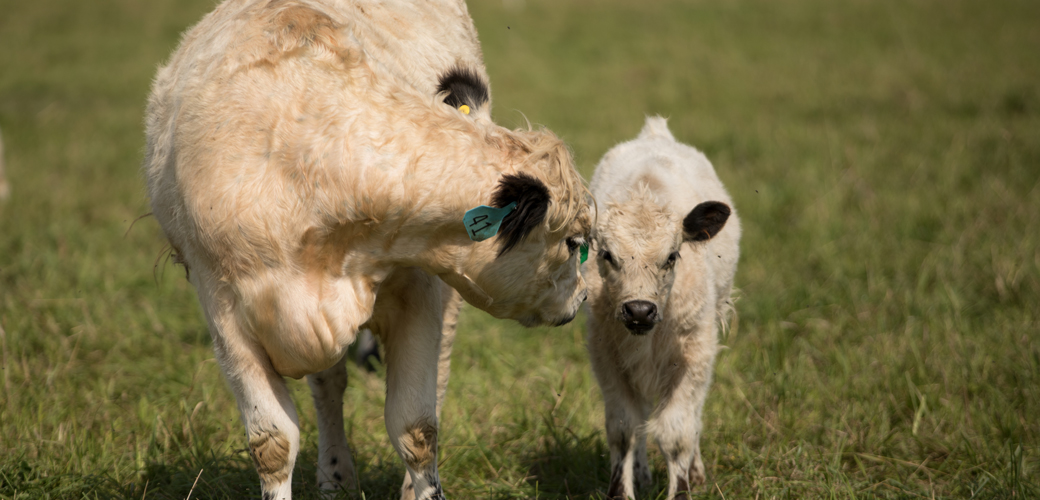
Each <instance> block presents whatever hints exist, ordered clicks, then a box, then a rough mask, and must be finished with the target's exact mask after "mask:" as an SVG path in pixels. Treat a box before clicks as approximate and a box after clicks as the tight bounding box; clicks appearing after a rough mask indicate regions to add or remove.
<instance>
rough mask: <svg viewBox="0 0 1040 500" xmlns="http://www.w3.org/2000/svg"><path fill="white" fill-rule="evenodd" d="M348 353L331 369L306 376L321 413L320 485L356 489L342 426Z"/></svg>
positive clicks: (351, 460) (352, 462)
mask: <svg viewBox="0 0 1040 500" xmlns="http://www.w3.org/2000/svg"><path fill="white" fill-rule="evenodd" d="M345 363H346V356H344V357H343V359H340V360H339V362H337V363H336V364H335V365H333V366H332V368H329V369H328V370H325V371H322V372H318V373H315V374H313V375H308V376H307V385H309V386H310V388H311V395H312V396H313V397H314V410H315V412H316V413H317V416H318V487H319V488H321V489H323V490H340V489H343V490H347V491H353V490H357V487H358V485H357V474H356V473H355V472H354V460H353V458H352V457H351V455H350V446H349V445H348V444H347V435H346V432H345V431H344V429H343V391H344V390H346V388H347V368H346V366H345Z"/></svg>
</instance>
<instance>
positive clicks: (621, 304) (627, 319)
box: [596, 189, 730, 335]
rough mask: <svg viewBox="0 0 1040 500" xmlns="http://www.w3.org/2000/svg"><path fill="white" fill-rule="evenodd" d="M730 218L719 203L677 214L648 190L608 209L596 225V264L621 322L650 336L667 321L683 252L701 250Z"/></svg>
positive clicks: (703, 204) (725, 208) (725, 209)
mask: <svg viewBox="0 0 1040 500" xmlns="http://www.w3.org/2000/svg"><path fill="white" fill-rule="evenodd" d="M729 215H730V208H729V206H728V205H726V204H725V203H721V202H718V201H706V202H704V203H701V204H699V205H697V206H696V207H694V208H693V210H691V211H690V212H689V213H688V214H676V213H675V212H673V211H671V210H669V209H668V208H667V207H664V206H661V205H659V204H658V203H657V202H656V200H655V199H654V196H653V194H652V193H650V191H649V190H648V189H641V190H638V191H637V192H633V196H632V198H630V199H629V200H627V201H626V202H624V203H612V204H610V205H608V206H607V207H606V210H605V211H603V212H601V213H600V218H599V221H598V223H597V228H598V229H597V234H596V252H597V255H596V259H597V262H596V264H597V267H598V268H599V274H600V277H601V278H602V280H603V286H604V292H605V294H606V298H607V299H608V301H609V303H610V307H611V308H613V309H614V311H615V312H614V317H615V318H616V319H617V321H620V322H621V323H622V324H624V325H625V327H626V328H628V330H629V331H630V332H631V333H633V334H637V335H642V334H645V333H647V332H649V331H651V330H652V329H653V328H654V326H656V325H657V323H658V322H660V321H661V319H662V318H663V317H664V308H665V307H666V306H667V305H668V297H669V296H670V294H671V290H672V284H673V283H674V281H675V268H676V266H677V265H679V264H680V263H681V259H682V258H683V255H682V253H683V251H684V250H685V251H687V252H690V253H692V252H695V251H697V250H698V248H697V245H703V244H704V243H705V242H706V241H707V240H709V239H711V238H712V237H714V236H715V235H716V234H718V232H719V231H721V230H722V228H723V226H725V224H726V220H727V219H728V218H729ZM685 243H689V244H688V245H685Z"/></svg>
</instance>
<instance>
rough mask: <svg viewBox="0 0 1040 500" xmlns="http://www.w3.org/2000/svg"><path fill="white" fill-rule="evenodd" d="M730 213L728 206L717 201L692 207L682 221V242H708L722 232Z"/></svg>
mask: <svg viewBox="0 0 1040 500" xmlns="http://www.w3.org/2000/svg"><path fill="white" fill-rule="evenodd" d="M730 213H731V210H730V208H729V205H726V204H725V203H722V202H719V201H706V202H704V203H701V204H700V205H697V206H696V207H693V210H690V213H689V214H687V215H686V218H685V219H683V224H682V225H683V240H684V241H706V240H710V239H711V238H713V237H714V236H715V235H716V234H719V231H722V227H723V226H725V225H726V220H728V219H729V214H730Z"/></svg>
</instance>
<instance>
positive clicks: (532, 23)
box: [0, 0, 1040, 500]
mask: <svg viewBox="0 0 1040 500" xmlns="http://www.w3.org/2000/svg"><path fill="white" fill-rule="evenodd" d="M212 7H213V1H212V0H182V1H179V2H174V1H170V0H148V1H144V0H136V1H135V0H91V1H86V2H84V1H81V2H76V1H67V0H65V1H63V0H34V1H29V2H16V1H14V0H0V12H3V14H2V15H0V47H2V49H0V130H2V131H3V136H4V142H5V145H6V160H7V175H8V176H9V178H10V180H11V182H12V184H13V193H12V198H11V199H10V200H8V202H7V203H5V204H0V349H2V352H0V355H2V365H3V366H2V368H3V370H2V388H0V394H2V397H0V498H3V499H12V498H18V499H22V498H25V499H30V498H51V499H80V498H91V499H93V498H126V499H141V498H151V499H159V498H166V499H184V498H185V497H187V496H188V495H189V492H191V498H200V499H201V498H227V499H232V498H234V499H238V498H249V497H252V498H256V497H257V496H258V494H259V491H258V490H259V488H258V484H259V482H258V480H257V476H256V473H255V471H254V470H253V467H252V464H251V462H250V460H249V457H248V455H247V454H246V453H245V452H244V448H245V444H244V441H245V440H244V435H243V429H242V427H241V424H240V423H239V421H238V414H237V411H236V409H235V404H234V399H233V397H232V395H231V393H230V391H229V390H228V389H227V387H226V385H225V383H224V381H223V380H222V378H221V375H220V372H219V369H218V367H217V366H216V364H215V362H214V360H213V353H212V350H211V347H210V341H209V337H208V334H207V333H206V330H205V326H204V323H203V321H202V318H201V314H200V313H199V311H198V306H197V303H196V299H195V295H194V291H193V290H192V288H191V286H190V285H189V284H188V283H187V282H186V281H185V280H184V278H183V274H182V270H181V269H180V268H176V267H173V266H172V265H170V264H169V263H168V262H167V261H165V260H163V259H162V258H161V257H162V249H163V243H164V242H163V239H162V237H161V235H160V230H159V228H158V226H157V224H156V223H155V221H154V219H151V218H144V219H142V220H140V221H138V222H137V223H136V225H133V227H132V228H131V223H132V222H133V221H134V220H135V219H137V218H138V216H140V215H142V214H145V213H147V212H148V211H149V208H148V203H147V200H146V198H145V196H144V188H143V182H142V179H141V175H140V173H139V170H138V169H139V165H140V162H141V158H142V150H143V144H144V139H143V131H142V116H143V109H144V102H145V97H146V94H147V91H148V86H149V82H150V79H151V77H152V75H153V73H154V71H155V69H156V67H157V65H158V64H159V63H160V62H162V61H163V60H164V59H165V58H166V57H167V55H168V54H169V53H170V52H171V51H172V49H173V48H174V47H175V45H176V42H177V39H178V35H179V33H180V32H181V31H183V30H184V29H185V28H186V27H188V26H189V25H191V24H192V23H194V22H195V21H197V20H198V19H199V18H200V17H201V16H202V14H203V13H204V12H206V11H208V10H210V9H212ZM470 9H471V13H472V14H473V17H474V19H475V21H476V24H477V28H478V30H479V31H480V35H481V41H482V43H483V46H484V54H485V58H486V60H487V65H488V70H489V72H490V74H491V78H492V89H493V92H494V99H495V101H494V105H495V115H496V119H497V121H498V122H499V123H502V124H505V125H508V126H520V125H521V124H523V123H524V117H525V116H526V118H527V119H530V121H531V122H533V123H537V124H544V125H546V126H548V127H549V128H551V129H553V130H554V131H556V132H558V133H559V134H561V135H562V136H563V137H564V138H565V139H566V140H567V141H568V143H569V144H571V145H572V147H573V149H574V152H575V154H576V158H577V161H578V163H579V166H580V168H581V169H582V171H583V172H584V173H585V174H586V175H588V174H590V173H591V169H592V168H593V166H594V165H595V163H596V161H597V160H598V158H599V157H600V155H602V154H603V153H604V152H605V151H606V150H607V149H608V148H609V147H610V146H611V145H613V144H614V143H616V142H618V141H621V140H626V139H628V138H631V137H633V136H634V135H635V134H636V132H637V131H638V130H639V128H640V126H641V125H642V120H643V116H644V115H645V114H652V113H661V114H663V115H666V116H669V117H671V121H670V123H671V126H672V129H673V131H674V133H675V134H676V136H677V137H678V138H680V139H681V140H684V141H686V142H689V143H692V144H694V145H696V146H698V147H699V148H701V149H702V150H704V151H705V152H706V153H707V154H708V156H709V157H710V158H711V159H712V160H713V161H714V163H715V166H716V169H717V170H718V172H719V174H720V176H721V177H722V179H723V181H724V182H725V183H726V184H727V186H728V187H729V190H730V192H731V194H732V195H733V198H734V201H735V204H736V208H737V209H738V210H739V211H740V213H741V216H742V219H743V223H744V239H743V245H742V247H743V254H742V258H741V261H740V267H739V269H738V273H737V286H738V287H739V289H740V300H739V302H738V307H737V310H738V313H739V316H738V320H737V321H736V323H735V324H734V326H733V328H732V329H731V331H730V333H729V334H728V336H726V337H725V338H724V339H723V343H724V344H725V345H727V346H728V349H726V350H724V351H723V352H722V353H721V354H720V356H719V360H718V365H717V368H716V382H715V385H714V387H713V389H712V392H711V395H710V396H709V399H708V404H707V408H706V412H705V431H704V436H703V438H702V449H703V450H704V460H705V463H706V464H707V468H708V476H709V478H708V484H707V486H706V487H704V488H703V489H702V490H701V491H700V494H701V495H702V497H703V498H725V499H728V500H733V499H771V498H777V499H802V498H811V499H817V498H819V499H823V498H827V499H830V498H892V499H896V498H899V499H903V498H905V499H912V498H926V499H933V498H934V499H941V498H983V499H1025V498H1038V497H1040V59H1038V57H1037V55H1038V49H1040V3H1038V2H1035V1H1031V0H1017V1H1016V0H992V1H989V2H971V1H966V0H876V1H867V0H847V1H840V2H837V1H827V0H782V1H769V0H717V1H710V0H696V1H681V2H664V1H659V0H643V1H640V2H633V1H630V0H602V1H599V2H590V1H586V0H575V1H549V0H527V1H524V0H505V1H503V2H500V1H492V0H474V1H473V2H471V6H470ZM521 112H522V114H521ZM583 323H584V321H583V319H582V317H581V316H579V318H578V320H577V321H575V322H574V323H572V324H571V325H567V326H565V327H561V328H555V329H535V330H524V329H522V328H520V327H518V326H516V325H515V324H512V323H507V322H503V321H497V320H494V319H492V318H490V317H488V316H486V315H485V314H483V313H480V312H478V311H476V310H474V309H472V308H467V309H466V310H464V313H463V318H462V323H461V327H460V332H459V338H458V342H457V344H456V346H457V347H456V350H455V353H454V365H453V366H454V369H453V372H452V377H453V378H452V381H451V386H450V388H449V395H448V402H447V404H446V407H445V410H444V417H443V427H442V434H441V456H440V461H441V478H442V480H443V482H444V485H445V488H446V490H447V492H448V494H449V497H450V498H455V499H460V500H466V499H492V498H493V499H507V498H539V499H562V498H600V497H602V495H603V493H604V492H605V490H606V486H607V479H608V470H607V467H608V457H607V451H606V445H605V444H604V433H603V431H602V422H601V420H602V408H601V402H600V396H599V394H598V389H597V388H596V385H595V381H594V380H593V378H592V376H591V374H590V371H589V366H588V362H587V360H586V355H585V350H584V346H583V335H584V333H583V328H584V327H583ZM350 370H351V372H350V376H351V383H350V387H349V389H348V391H347V396H346V400H347V404H346V411H347V413H348V419H349V421H350V423H349V424H348V425H349V429H348V435H349V437H350V440H351V444H352V445H353V446H354V447H355V459H356V460H357V462H358V465H359V468H360V473H361V486H362V488H363V491H364V498H366V499H369V500H372V499H391V498H396V492H397V486H398V484H399V481H400V479H401V475H402V473H403V466H402V465H401V464H400V462H399V460H398V458H397V456H396V454H395V453H394V452H393V450H392V448H391V447H390V445H389V441H388V438H387V437H386V434H385V429H384V426H383V422H382V402H383V398H384V389H383V383H382V379H381V378H380V376H379V375H369V374H366V373H363V372H360V371H358V370H357V369H355V368H354V367H351V368H350ZM291 387H292V388H293V391H294V394H295V397H296V399H297V402H298V403H297V404H298V408H300V410H301V421H302V422H301V425H302V430H303V438H302V441H303V444H302V448H303V451H302V454H301V457H300V459H299V460H298V462H297V470H296V472H295V475H294V478H293V480H294V490H295V494H296V495H297V498H303V499H307V498H319V497H318V495H317V494H316V493H315V492H314V491H312V488H311V485H312V484H313V481H314V470H315V469H314V465H313V461H314V459H315V456H316V442H317V435H316V430H315V423H314V414H313V409H312V407H311V404H310V396H309V394H308V392H307V390H306V384H305V383H303V382H299V381H293V382H291ZM654 453H656V450H655V451H654ZM651 460H652V462H653V465H654V466H655V467H656V470H655V479H656V481H657V483H656V485H657V486H656V489H655V490H654V491H650V492H646V494H645V496H644V497H643V498H658V497H659V495H660V488H661V487H662V485H664V484H665V483H666V481H665V480H664V477H663V475H662V467H663V461H662V460H661V459H660V457H659V456H658V455H652V458H651ZM196 480H197V484H196ZM193 485H194V490H192V488H193Z"/></svg>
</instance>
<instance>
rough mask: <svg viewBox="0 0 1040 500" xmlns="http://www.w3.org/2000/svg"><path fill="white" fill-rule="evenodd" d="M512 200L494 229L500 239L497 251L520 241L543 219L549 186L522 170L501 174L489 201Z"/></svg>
mask: <svg viewBox="0 0 1040 500" xmlns="http://www.w3.org/2000/svg"><path fill="white" fill-rule="evenodd" d="M513 202H515V203H516V209H515V210H513V211H512V212H510V213H509V215H507V216H506V217H505V218H504V219H502V226H501V228H500V229H499V232H498V237H499V241H501V242H502V248H501V249H500V250H499V251H498V255H502V254H504V253H506V252H508V251H509V250H510V249H512V248H513V247H515V246H516V245H517V244H519V243H520V242H522V241H523V240H524V239H525V238H527V235H528V234H530V233H531V230H533V229H534V228H536V227H538V226H540V225H541V224H542V222H544V221H545V215H546V213H548V212H549V202H550V196H549V188H547V187H545V184H543V183H542V181H540V180H538V179H536V178H534V177H531V176H530V175H527V174H524V173H518V174H507V175H503V176H502V180H500V181H499V182H498V187H497V188H495V193H494V195H492V201H491V205H492V206H494V207H497V208H502V207H504V206H506V205H509V204H510V203H513Z"/></svg>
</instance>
